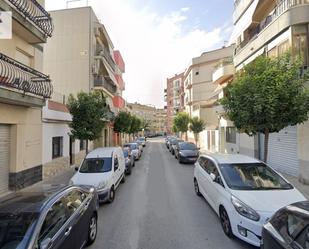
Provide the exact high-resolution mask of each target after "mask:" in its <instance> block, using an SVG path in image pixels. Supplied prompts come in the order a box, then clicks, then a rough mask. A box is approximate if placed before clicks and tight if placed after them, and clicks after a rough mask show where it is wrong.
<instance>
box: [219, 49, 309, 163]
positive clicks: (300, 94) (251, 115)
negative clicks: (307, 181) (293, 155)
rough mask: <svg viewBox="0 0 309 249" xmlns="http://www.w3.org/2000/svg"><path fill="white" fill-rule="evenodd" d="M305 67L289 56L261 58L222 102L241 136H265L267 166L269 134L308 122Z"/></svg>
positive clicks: (237, 79) (247, 68) (248, 67)
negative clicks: (241, 133)
mask: <svg viewBox="0 0 309 249" xmlns="http://www.w3.org/2000/svg"><path fill="white" fill-rule="evenodd" d="M301 66H302V63H301V62H300V61H299V60H295V59H292V58H291V56H290V55H289V54H286V55H284V56H281V57H278V58H269V57H265V56H259V57H258V58H257V59H255V60H254V61H253V62H252V63H250V64H248V65H246V66H244V68H243V70H241V71H240V72H239V73H237V74H236V77H235V79H234V81H233V82H232V84H230V85H229V86H228V87H227V88H226V96H225V97H224V98H223V99H222V100H221V101H220V102H221V104H222V105H223V108H224V110H225V112H226V116H227V117H228V118H229V119H230V120H231V121H233V122H234V125H235V127H236V128H237V129H238V130H239V131H240V132H245V133H246V134H248V135H249V136H253V135H255V134H257V133H263V134H264V135H265V142H264V161H265V162H267V156H268V140H269V134H270V133H272V132H279V131H280V130H282V129H283V128H285V127H287V126H291V125H297V124H299V123H302V122H304V121H306V120H307V119H308V111H309V104H308V103H309V94H308V90H307V89H306V88H305V86H304V83H305V82H306V80H308V77H307V76H308V75H305V76H304V75H301V73H300V68H301Z"/></svg>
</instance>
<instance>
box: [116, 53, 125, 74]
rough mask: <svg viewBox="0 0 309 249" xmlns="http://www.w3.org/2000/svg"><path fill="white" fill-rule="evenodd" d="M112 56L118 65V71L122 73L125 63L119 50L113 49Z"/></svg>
mask: <svg viewBox="0 0 309 249" xmlns="http://www.w3.org/2000/svg"><path fill="white" fill-rule="evenodd" d="M114 58H115V63H116V64H117V65H118V67H119V69H120V71H121V72H122V73H124V72H125V63H124V60H123V58H122V56H121V53H120V51H119V50H115V51H114Z"/></svg>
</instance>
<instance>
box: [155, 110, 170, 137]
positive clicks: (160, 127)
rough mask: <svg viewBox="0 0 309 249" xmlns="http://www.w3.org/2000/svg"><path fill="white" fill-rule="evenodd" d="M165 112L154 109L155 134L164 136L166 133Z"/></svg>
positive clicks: (166, 120)
mask: <svg viewBox="0 0 309 249" xmlns="http://www.w3.org/2000/svg"><path fill="white" fill-rule="evenodd" d="M167 122H168V119H167V111H166V109H156V114H155V133H157V134H162V135H164V134H166V133H167V131H168V130H167Z"/></svg>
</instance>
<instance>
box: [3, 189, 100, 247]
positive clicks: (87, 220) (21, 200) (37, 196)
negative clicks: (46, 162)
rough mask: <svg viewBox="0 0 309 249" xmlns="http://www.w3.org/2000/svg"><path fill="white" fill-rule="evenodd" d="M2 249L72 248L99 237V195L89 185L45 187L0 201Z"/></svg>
mask: <svg viewBox="0 0 309 249" xmlns="http://www.w3.org/2000/svg"><path fill="white" fill-rule="evenodd" d="M0 217H1V218H0V246H1V248H3V249H10V248H12V249H13V248H18V249H33V248H40V249H60V248H61V249H71V248H82V247H84V246H85V245H90V244H92V243H93V242H94V241H95V239H96V236H97V218H98V196H97V193H96V191H95V189H94V188H91V187H86V186H66V187H63V186H55V185H53V186H51V185H50V186H44V189H43V188H42V190H37V191H35V192H31V193H27V192H17V193H14V194H11V195H8V196H7V197H5V198H3V199H1V201H0Z"/></svg>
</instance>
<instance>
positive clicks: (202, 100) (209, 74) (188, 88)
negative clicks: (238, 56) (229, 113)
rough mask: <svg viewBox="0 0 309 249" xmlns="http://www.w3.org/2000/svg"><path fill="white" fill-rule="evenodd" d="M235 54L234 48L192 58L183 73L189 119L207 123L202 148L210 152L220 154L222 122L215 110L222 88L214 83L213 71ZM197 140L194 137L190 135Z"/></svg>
mask: <svg viewBox="0 0 309 249" xmlns="http://www.w3.org/2000/svg"><path fill="white" fill-rule="evenodd" d="M232 54H233V46H229V47H223V48H220V49H216V50H213V51H209V52H205V53H203V54H202V55H201V56H199V57H196V58H193V59H192V61H191V64H190V65H189V67H188V68H187V70H186V71H185V73H184V88H185V90H184V91H185V110H186V112H187V113H188V114H189V116H190V117H198V118H200V119H202V120H203V121H204V122H205V124H206V128H205V130H204V131H203V132H202V133H200V135H199V146H200V147H201V148H202V149H206V150H209V151H219V130H218V127H219V119H218V113H217V110H216V108H215V106H216V102H217V100H218V98H219V94H220V93H221V92H222V89H223V88H222V85H221V84H219V83H220V82H219V81H213V71H214V70H215V69H216V67H218V65H221V64H225V63H226V61H227V60H230V58H231V56H232ZM188 139H189V140H190V141H192V142H193V141H194V134H193V133H192V132H189V133H188Z"/></svg>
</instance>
